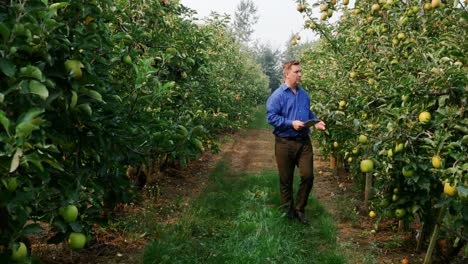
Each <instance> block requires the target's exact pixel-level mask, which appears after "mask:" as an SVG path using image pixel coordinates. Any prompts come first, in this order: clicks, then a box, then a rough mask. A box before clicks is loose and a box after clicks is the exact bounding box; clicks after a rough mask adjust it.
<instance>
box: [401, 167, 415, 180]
mask: <svg viewBox="0 0 468 264" xmlns="http://www.w3.org/2000/svg"><path fill="white" fill-rule="evenodd" d="M402 173H403V176H405V177H406V178H409V177H413V176H414V170H412V169H411V168H409V167H406V166H405V167H403V169H402Z"/></svg>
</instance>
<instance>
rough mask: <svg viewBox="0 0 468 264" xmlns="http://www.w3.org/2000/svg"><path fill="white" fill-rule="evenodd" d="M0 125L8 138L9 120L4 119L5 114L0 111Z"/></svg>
mask: <svg viewBox="0 0 468 264" xmlns="http://www.w3.org/2000/svg"><path fill="white" fill-rule="evenodd" d="M0 123H2V125H3V128H5V130H6V132H7V134H8V136H10V130H9V129H10V120H9V119H8V117H6V115H5V112H3V111H2V110H0Z"/></svg>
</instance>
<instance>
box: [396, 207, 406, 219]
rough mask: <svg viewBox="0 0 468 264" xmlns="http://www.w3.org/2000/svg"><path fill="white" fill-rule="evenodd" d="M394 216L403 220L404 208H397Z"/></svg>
mask: <svg viewBox="0 0 468 264" xmlns="http://www.w3.org/2000/svg"><path fill="white" fill-rule="evenodd" d="M395 215H396V217H398V218H403V217H404V216H405V215H406V210H405V209H404V208H398V209H396V210H395Z"/></svg>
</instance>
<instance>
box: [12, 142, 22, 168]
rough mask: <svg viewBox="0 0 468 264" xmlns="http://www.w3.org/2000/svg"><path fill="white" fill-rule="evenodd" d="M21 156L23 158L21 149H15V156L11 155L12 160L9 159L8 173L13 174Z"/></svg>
mask: <svg viewBox="0 0 468 264" xmlns="http://www.w3.org/2000/svg"><path fill="white" fill-rule="evenodd" d="M21 156H23V149H21V148H17V149H16V152H15V155H13V158H12V159H11V164H10V173H11V172H14V171H15V170H16V169H17V168H18V166H19V163H20V158H21Z"/></svg>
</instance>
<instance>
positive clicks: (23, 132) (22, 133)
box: [16, 122, 39, 138]
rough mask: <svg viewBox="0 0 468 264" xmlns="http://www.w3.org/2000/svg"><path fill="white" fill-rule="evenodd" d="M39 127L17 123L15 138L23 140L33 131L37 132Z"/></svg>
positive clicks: (27, 123) (26, 123) (28, 123)
mask: <svg viewBox="0 0 468 264" xmlns="http://www.w3.org/2000/svg"><path fill="white" fill-rule="evenodd" d="M38 129H39V126H37V125H34V124H32V123H30V122H23V123H19V124H18V125H17V126H16V136H17V137H22V138H25V137H27V136H29V135H30V134H31V133H32V132H33V131H34V130H38Z"/></svg>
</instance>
